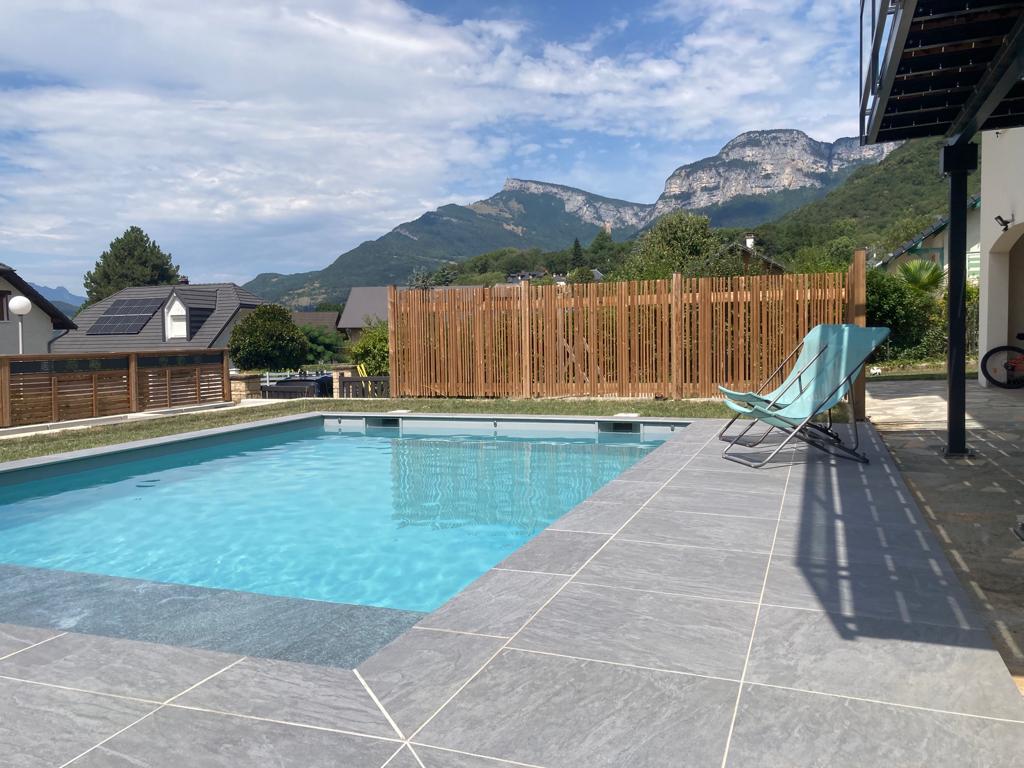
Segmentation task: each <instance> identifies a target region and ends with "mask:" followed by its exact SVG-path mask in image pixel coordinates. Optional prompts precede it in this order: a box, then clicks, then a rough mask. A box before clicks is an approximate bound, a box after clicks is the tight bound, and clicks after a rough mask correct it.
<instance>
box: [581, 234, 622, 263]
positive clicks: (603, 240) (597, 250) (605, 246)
mask: <svg viewBox="0 0 1024 768" xmlns="http://www.w3.org/2000/svg"><path fill="white" fill-rule="evenodd" d="M614 250H615V241H614V240H612V236H611V235H609V234H608V233H607V232H605V231H604V230H603V229H602V230H601V231H599V232H598V233H597V234H596V235H594V239H593V240H591V241H590V245H589V246H588V247H587V253H589V254H590V256H591V258H593V259H596V260H597V261H601V260H603V259H605V258H606V257H607V256H608V254H610V253H611V252H612V251H614Z"/></svg>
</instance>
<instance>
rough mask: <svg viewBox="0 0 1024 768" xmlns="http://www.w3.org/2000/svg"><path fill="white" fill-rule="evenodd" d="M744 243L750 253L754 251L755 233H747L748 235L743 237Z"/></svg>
mask: <svg viewBox="0 0 1024 768" xmlns="http://www.w3.org/2000/svg"><path fill="white" fill-rule="evenodd" d="M743 243H744V245H746V246H747V250H748V251H752V250H754V233H753V232H747V234H745V235H744V236H743Z"/></svg>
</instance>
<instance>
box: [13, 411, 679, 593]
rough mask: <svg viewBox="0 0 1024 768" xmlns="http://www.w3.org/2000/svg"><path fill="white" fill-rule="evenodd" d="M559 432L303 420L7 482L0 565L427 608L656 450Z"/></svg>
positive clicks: (618, 438) (610, 437)
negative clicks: (419, 430)
mask: <svg viewBox="0 0 1024 768" xmlns="http://www.w3.org/2000/svg"><path fill="white" fill-rule="evenodd" d="M382 423H384V424H385V425H387V424H388V423H389V422H382ZM552 429H554V430H556V431H554V432H552V431H551V430H552ZM558 429H559V426H558V425H554V426H553V427H552V426H551V425H548V426H547V427H543V428H538V427H537V426H536V425H534V426H532V427H527V426H521V427H520V428H518V429H517V430H515V432H516V433H517V434H516V436H502V435H497V436H496V435H495V434H494V433H493V432H494V431H497V430H493V431H491V433H490V434H487V433H485V434H472V432H473V431H474V430H472V429H470V430H464V431H465V432H469V433H470V434H459V433H458V432H459V430H458V429H455V430H454V431H452V430H448V431H449V432H452V433H449V434H442V433H438V434H432V433H430V432H431V430H430V429H425V430H424V432H425V433H424V434H418V435H416V434H408V433H407V431H406V432H403V433H402V434H401V435H400V434H399V432H398V430H395V429H389V428H383V429H373V428H367V429H363V430H362V431H361V433H346V432H345V431H344V425H343V424H342V423H341V422H337V423H334V422H331V421H330V420H326V421H325V420H324V419H313V420H309V419H307V420H303V421H300V422H294V423H290V424H287V425H283V426H282V425H278V426H277V427H274V428H264V429H250V430H243V431H238V432H234V433H232V434H231V435H228V436H226V437H222V438H220V439H217V440H206V441H203V440H199V441H191V442H187V443H178V444H173V445H169V446H164V447H162V448H161V449H159V450H149V451H141V452H137V451H130V452H126V453H121V454H115V455H109V456H104V457H101V458H100V459H97V460H91V459H89V460H85V461H84V462H83V461H79V462H67V463H66V464H56V465H53V466H50V467H44V468H41V469H39V470H29V471H25V470H16V471H15V472H12V473H7V476H6V477H5V478H4V487H3V488H2V497H0V562H3V563H8V564H14V565H26V566H34V567H40V568H52V569H61V570H67V571H76V572H84V573H94V574H103V575H107V576H120V577H129V578H136V579H145V580H149V581H158V582H169V583H176V584H189V585H194V586H203V587H216V588H222V589H232V590H240V591H245V592H257V593H261V594H267V595H278V596H287V597H301V598H307V599H313V600H324V601H330V602H337V603H350V604H357V605H369V606H379V607H386V608H398V609H403V610H412V611H431V610H434V609H435V608H437V607H439V606H440V605H441V604H443V603H444V602H445V601H446V600H448V599H449V598H450V597H452V596H453V595H454V594H456V593H457V592H459V591H460V590H461V589H463V588H464V587H465V586H466V585H467V584H469V583H470V582H471V581H473V580H474V579H475V578H477V577H478V576H480V575H481V574H482V573H484V572H485V571H487V570H488V569H490V568H491V567H493V566H495V565H497V564H498V563H499V562H500V561H501V560H502V559H504V558H505V557H506V556H507V555H508V554H510V553H511V552H512V551H514V550H515V549H517V548H518V547H519V546H521V545H522V544H523V543H525V542H526V541H527V540H529V539H530V538H531V537H533V536H534V535H535V534H536V533H538V532H539V531H540V530H542V529H543V528H545V527H546V526H547V525H549V524H550V523H551V522H553V521H554V520H556V519H557V518H559V517H560V516H561V515H563V514H564V513H565V512H567V511H568V510H569V509H571V508H572V507H573V506H575V505H576V504H578V503H579V502H581V501H582V500H584V499H586V498H587V497H588V496H590V495H591V494H592V493H594V491H596V490H597V489H598V488H600V487H601V486H602V485H604V484H605V483H607V482H608V481H610V480H612V479H614V478H615V477H616V476H618V475H619V474H620V473H621V472H622V471H623V470H624V469H626V468H628V467H629V466H631V465H632V464H634V463H635V462H636V461H637V460H639V459H640V458H641V457H643V456H644V455H646V454H647V453H648V452H649V451H650V450H652V449H653V448H654V447H655V446H657V445H658V444H659V442H660V440H659V439H651V440H641V438H640V437H639V436H638V435H635V434H627V435H618V434H603V435H601V437H600V439H596V438H595V437H593V436H590V437H587V436H582V435H580V436H574V434H573V432H572V431H571V430H570V431H568V432H566V431H565V430H564V429H563V433H559V432H558V431H557V430H558ZM433 430H434V431H437V432H443V431H444V430H439V429H437V427H436V426H435V427H434V428H433ZM475 431H478V432H479V431H481V430H475ZM485 432H486V430H485ZM19 474H22V475H23V478H18V477H17V475H19ZM14 480H18V481H17V482H14Z"/></svg>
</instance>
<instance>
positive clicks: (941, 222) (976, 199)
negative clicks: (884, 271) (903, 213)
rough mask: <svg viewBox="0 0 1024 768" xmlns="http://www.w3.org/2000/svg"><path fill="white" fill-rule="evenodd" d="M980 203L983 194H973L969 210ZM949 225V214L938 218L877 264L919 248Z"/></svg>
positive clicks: (881, 265) (968, 206) (879, 264)
mask: <svg viewBox="0 0 1024 768" xmlns="http://www.w3.org/2000/svg"><path fill="white" fill-rule="evenodd" d="M980 205H981V195H973V196H971V197H970V198H969V199H968V200H967V210H968V211H970V210H972V209H974V208H977V207H978V206H980ZM948 226H949V216H940V217H939V218H938V219H936V220H935V223H934V224H932V225H931V226H930V227H928V228H927V229H925V230H923V231H921V232H918V233H917V234H916V235H914V237H912V238H911V239H910V240H908V241H907V242H905V243H904V244H903V245H901V246H900V247H899V248H897V249H896V250H895V251H893V252H892V253H890V254H889V255H888V256H886V257H885V258H884V259H880V260H879V262H878V264H877V265H876V266H879V267H884V266H886V265H887V264H889V263H890V262H892V261H895V260H896V259H898V258H899V257H900V256H902V255H903V254H905V253H906V252H907V251H911V250H913V249H914V248H917V247H918V246H919V245H921V243H923V242H924V241H925V240H927V239H928V238H929V237H931V236H932V235H937V234H938V233H939V232H941V231H942V230H944V229H945V228H946V227H948Z"/></svg>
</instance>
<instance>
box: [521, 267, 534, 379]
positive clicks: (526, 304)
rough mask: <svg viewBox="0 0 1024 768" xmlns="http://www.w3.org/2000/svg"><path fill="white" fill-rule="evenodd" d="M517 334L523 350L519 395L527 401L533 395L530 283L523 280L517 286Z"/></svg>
mask: <svg viewBox="0 0 1024 768" xmlns="http://www.w3.org/2000/svg"><path fill="white" fill-rule="evenodd" d="M519 288H520V291H519V312H520V317H519V325H520V328H519V332H520V334H521V336H522V345H523V347H522V349H523V388H522V391H521V392H520V394H521V395H522V397H524V398H527V399H529V398H530V396H531V395H532V394H533V386H532V384H533V370H532V365H533V361H532V357H533V356H532V354H531V351H532V350H531V347H530V314H531V307H530V281H529V280H524V281H523V282H521V283H520V284H519Z"/></svg>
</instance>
